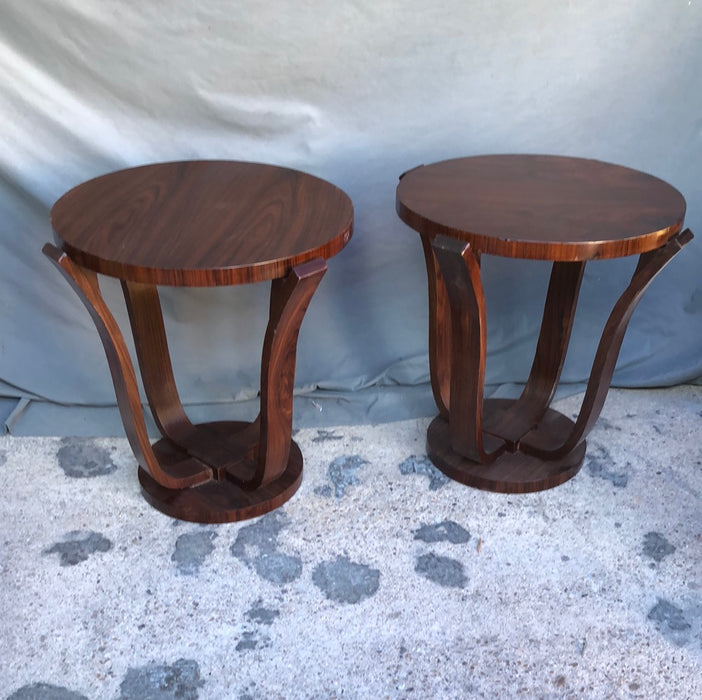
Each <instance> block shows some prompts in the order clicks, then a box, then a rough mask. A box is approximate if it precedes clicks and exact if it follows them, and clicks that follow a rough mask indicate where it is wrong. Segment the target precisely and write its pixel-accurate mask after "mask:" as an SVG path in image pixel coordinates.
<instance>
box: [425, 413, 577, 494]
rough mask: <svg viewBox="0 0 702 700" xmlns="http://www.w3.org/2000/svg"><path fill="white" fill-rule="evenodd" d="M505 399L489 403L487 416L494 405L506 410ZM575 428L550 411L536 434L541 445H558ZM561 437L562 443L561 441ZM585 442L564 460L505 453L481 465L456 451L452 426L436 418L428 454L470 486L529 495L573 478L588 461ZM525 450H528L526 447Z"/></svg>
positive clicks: (447, 474)
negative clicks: (584, 462)
mask: <svg viewBox="0 0 702 700" xmlns="http://www.w3.org/2000/svg"><path fill="white" fill-rule="evenodd" d="M506 403H511V402H505V401H504V400H494V401H492V400H490V399H488V400H486V401H485V413H486V414H487V413H489V412H490V409H491V408H492V406H491V405H490V404H494V405H495V406H499V407H500V408H503V406H504V405H505V404H506ZM572 427H573V421H571V420H570V419H569V418H567V417H566V416H564V415H563V414H561V413H559V412H558V411H554V410H553V409H548V411H547V412H546V415H545V416H544V419H543V421H542V423H541V424H540V425H539V427H537V428H536V429H535V430H534V431H532V434H531V435H532V436H536V437H537V438H538V440H539V442H541V441H542V440H543V441H545V442H546V443H549V442H550V443H553V444H558V443H559V442H562V440H563V439H564V437H565V436H567V435H568V434H569V433H570V431H571V429H572ZM559 438H560V440H559ZM585 447H586V445H585V441H583V442H581V443H580V444H579V445H578V446H577V447H576V448H575V449H574V450H573V451H572V452H570V453H568V454H567V455H566V456H565V457H561V458H560V459H555V460H544V459H541V458H539V457H534V456H533V455H529V454H526V453H525V452H522V451H519V450H518V451H516V452H505V453H503V454H502V455H500V456H499V457H498V458H497V459H496V460H495V461H494V462H491V463H490V464H480V463H479V462H474V461H472V460H470V459H466V458H465V457H463V456H462V455H460V454H458V453H457V452H454V451H453V449H452V448H451V439H450V436H449V424H448V421H446V419H445V418H442V417H441V416H437V417H436V418H435V419H434V420H433V421H432V422H431V424H430V425H429V429H428V431H427V455H428V456H429V459H430V460H431V461H432V462H433V463H434V464H435V465H436V466H437V467H438V468H439V469H440V470H441V471H442V472H443V473H444V474H446V476H448V477H450V478H451V479H454V480H455V481H459V482H460V483H462V484H466V485H467V486H473V487H475V488H478V489H482V490H484V491H496V492H499V493H529V492H532V491H543V490H545V489H550V488H553V487H554V486H558V485H559V484H562V483H563V482H565V481H568V479H571V478H572V477H574V476H575V475H576V474H577V473H578V472H579V471H580V467H581V466H582V463H583V460H584V458H585ZM525 449H528V447H526V446H525Z"/></svg>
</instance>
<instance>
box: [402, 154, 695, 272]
mask: <svg viewBox="0 0 702 700" xmlns="http://www.w3.org/2000/svg"><path fill="white" fill-rule="evenodd" d="M397 212H398V214H399V215H400V218H401V219H402V220H403V221H404V222H405V223H406V224H407V225H409V226H410V227H411V228H413V229H415V230H416V231H418V232H419V233H421V234H423V235H427V236H430V237H434V236H436V235H445V236H450V237H452V238H458V239H460V240H463V241H466V242H468V243H471V245H472V246H473V248H474V249H475V250H477V251H480V252H481V253H490V254H492V255H502V256H505V257H513V258H529V259H532V260H562V261H575V260H594V259H598V258H600V259H602V258H617V257H622V256H626V255H636V254H639V253H645V252H646V251H649V250H654V249H656V248H658V247H660V246H661V245H663V244H664V243H665V242H666V241H667V240H668V239H669V238H670V237H671V236H673V235H675V234H676V233H677V232H678V231H680V230H681V229H682V225H683V221H684V218H685V199H684V198H683V196H682V195H681V194H680V192H678V191H677V190H676V189H675V188H674V187H671V186H670V185H669V184H667V183H666V182H664V181H663V180H659V179H658V178H656V177H653V176H652V175H647V174H646V173H641V172H639V171H637V170H631V169H630V168H624V167H621V166H619V165H612V164H610V163H602V162H600V161H596V160H586V159H583V158H566V157H560V156H541V155H498V156H476V157H473V158H458V159H455V160H446V161H443V162H440V163H434V164H433V165H429V166H420V167H418V168H415V169H414V170H411V171H410V172H409V173H407V174H406V176H404V177H402V179H401V180H400V184H399V185H398V187H397Z"/></svg>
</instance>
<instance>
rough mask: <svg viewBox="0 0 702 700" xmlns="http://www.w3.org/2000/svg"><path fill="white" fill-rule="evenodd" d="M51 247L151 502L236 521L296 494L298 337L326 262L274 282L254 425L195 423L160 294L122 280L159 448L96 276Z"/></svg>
mask: <svg viewBox="0 0 702 700" xmlns="http://www.w3.org/2000/svg"><path fill="white" fill-rule="evenodd" d="M44 253H45V254H46V255H47V256H48V257H49V258H50V259H51V260H52V261H53V262H54V263H55V265H56V266H57V267H58V268H59V270H60V271H61V273H62V274H63V275H64V277H65V278H66V279H67V280H68V282H69V283H70V284H71V286H72V287H73V289H74V290H75V291H76V292H77V293H78V296H79V297H80V299H81V301H82V302H83V304H84V305H85V307H86V308H87V310H88V312H89V313H90V315H91V317H92V318H93V321H94V322H95V325H96V328H97V330H98V333H99V335H100V338H101V340H102V342H103V347H104V349H105V353H106V355H107V360H108V364H109V367H110V372H111V374H112V380H113V383H114V386H115V392H116V395H117V403H118V406H119V410H120V415H121V417H122V422H123V424H124V428H125V431H126V433H127V437H128V439H129V443H130V445H131V447H132V450H133V451H134V454H135V456H136V458H137V461H138V463H139V467H140V468H139V481H140V483H141V486H142V490H143V493H144V496H145V498H146V499H147V500H148V501H149V503H151V504H152V505H153V506H154V507H156V508H158V509H159V510H161V511H162V512H164V513H166V514H168V515H171V516H173V517H177V518H181V519H183V520H191V521H194V522H207V523H215V522H231V521H236V520H244V519H246V518H252V517H255V516H258V515H262V514H264V513H267V512H268V511H270V510H273V509H274V508H277V507H278V506H280V505H282V504H283V503H284V502H285V501H287V500H288V499H289V498H290V497H291V496H292V495H293V494H294V493H295V491H296V490H297V489H298V487H299V485H300V481H301V479H302V454H301V453H300V449H299V448H298V446H297V445H296V444H295V443H294V442H293V441H292V439H291V436H292V400H293V385H294V376H295V359H296V349H297V338H298V333H299V330H300V326H301V324H302V320H303V318H304V315H305V312H306V310H307V307H308V305H309V303H310V301H311V299H312V296H313V294H314V291H315V290H316V288H317V285H318V284H319V282H320V280H321V279H322V277H323V276H324V273H325V272H326V263H325V261H324V260H322V259H316V260H312V261H310V262H307V263H304V264H301V265H298V266H297V267H295V268H293V270H292V271H291V272H290V273H289V274H288V276H287V277H285V278H283V279H277V280H273V283H272V287H271V303H270V317H269V323H268V329H267V331H266V337H265V341H264V346H263V353H262V361H261V412H260V414H259V417H258V418H257V419H256V420H255V421H254V422H253V423H242V422H229V421H222V422H215V423H205V424H201V425H193V424H192V423H191V422H190V420H189V419H188V417H187V415H186V413H185V411H184V409H183V406H182V404H181V402H180V398H179V396H178V391H177V389H176V385H175V380H174V377H173V369H172V366H171V360H170V355H169V352H168V342H167V339H166V332H165V328H164V324H163V315H162V312H161V304H160V301H159V296H158V290H157V289H156V287H154V286H153V285H147V284H140V283H136V282H123V283H122V288H123V291H124V296H125V301H126V304H127V310H128V312H129V319H130V323H131V327H132V334H133V337H134V344H135V347H136V351H137V358H138V360H139V366H140V369H141V375H142V380H143V383H144V388H145V390H146V394H147V398H148V401H149V405H150V407H151V411H152V413H153V416H154V420H155V422H156V425H157V427H158V429H159V430H160V432H161V434H162V435H163V438H162V439H161V440H159V441H158V442H156V443H155V444H154V445H151V444H150V442H149V438H148V434H147V430H146V425H145V423H144V415H143V411H142V408H141V400H140V397H139V389H138V384H137V380H136V375H135V373H134V368H133V365H132V362H131V358H130V356H129V351H128V350H127V347H126V344H125V342H124V338H123V336H122V333H121V331H120V329H119V326H118V324H117V322H116V321H115V319H114V317H113V316H112V314H111V313H110V311H109V309H108V308H107V305H106V304H105V302H104V300H103V298H102V295H101V294H100V289H99V285H98V279H97V275H96V274H95V273H94V272H92V271H89V270H86V269H84V268H82V267H80V266H78V265H76V264H75V263H73V262H72V261H71V260H70V258H68V256H67V255H66V254H65V253H63V252H62V251H60V250H59V249H58V248H56V247H55V246H53V245H50V244H47V245H46V246H45V247H44Z"/></svg>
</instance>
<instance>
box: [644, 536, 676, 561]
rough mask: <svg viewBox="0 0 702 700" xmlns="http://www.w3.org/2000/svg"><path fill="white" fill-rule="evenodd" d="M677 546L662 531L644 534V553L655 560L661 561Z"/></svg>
mask: <svg viewBox="0 0 702 700" xmlns="http://www.w3.org/2000/svg"><path fill="white" fill-rule="evenodd" d="M674 551H675V547H674V546H673V545H672V544H670V542H668V540H667V539H666V538H665V537H664V536H663V535H662V534H661V533H660V532H647V533H646V534H645V535H644V543H643V553H644V555H645V556H647V557H650V558H651V559H653V560H654V561H657V562H659V563H660V562H661V561H663V559H664V558H665V557H667V556H668V555H669V554H672V553H673V552H674Z"/></svg>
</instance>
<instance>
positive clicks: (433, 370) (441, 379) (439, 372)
mask: <svg viewBox="0 0 702 700" xmlns="http://www.w3.org/2000/svg"><path fill="white" fill-rule="evenodd" d="M422 248H423V249H424V261H425V263H426V266H427V282H428V287H429V373H430V376H431V389H432V392H433V394H434V401H435V402H436V407H437V408H438V409H439V413H440V414H441V415H442V416H443V417H444V418H445V419H446V420H448V416H449V406H450V400H451V399H450V396H451V308H450V306H449V300H448V295H447V294H446V286H445V284H444V278H443V277H442V275H441V270H440V268H439V263H438V261H437V259H436V256H435V255H434V250H433V248H432V245H431V239H430V238H429V237H428V236H422Z"/></svg>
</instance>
